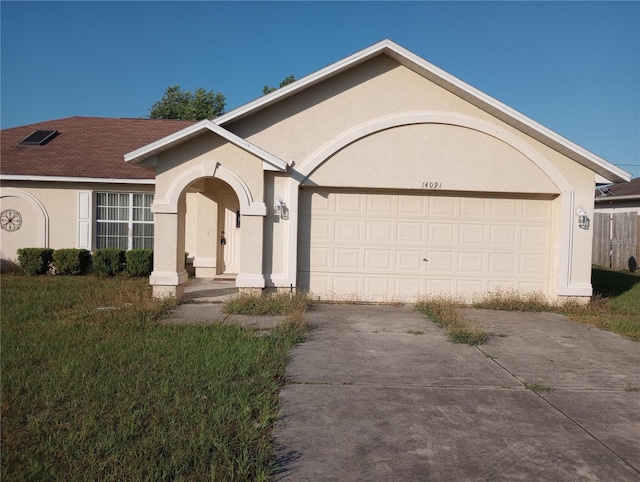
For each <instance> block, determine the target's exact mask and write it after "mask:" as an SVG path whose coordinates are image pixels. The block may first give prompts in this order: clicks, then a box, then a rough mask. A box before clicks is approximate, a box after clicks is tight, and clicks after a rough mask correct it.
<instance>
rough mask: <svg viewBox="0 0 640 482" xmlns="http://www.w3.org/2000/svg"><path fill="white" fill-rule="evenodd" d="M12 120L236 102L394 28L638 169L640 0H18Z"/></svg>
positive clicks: (391, 34)
mask: <svg viewBox="0 0 640 482" xmlns="http://www.w3.org/2000/svg"><path fill="white" fill-rule="evenodd" d="M0 9H1V11H0V14H1V22H2V24H1V55H2V60H1V67H2V70H1V81H2V86H1V94H2V98H1V125H2V128H8V127H14V126H17V125H23V124H28V123H35V122H41V121H44V120H49V119H56V118H61V117H68V116H74V115H83V116H104V117H145V116H147V115H148V112H149V107H151V105H152V104H153V103H154V102H155V101H156V100H158V99H160V98H161V97H162V94H163V92H164V90H165V89H166V88H167V87H168V86H170V85H175V84H178V85H180V86H181V87H182V88H183V89H186V90H194V89H196V88H197V87H204V88H205V89H207V90H211V89H213V90H215V91H217V92H222V93H223V94H224V95H225V96H226V98H227V110H231V109H233V108H235V107H238V106H240V105H242V104H244V103H246V102H249V101H251V100H253V99H255V98H256V97H259V96H260V95H261V93H262V92H261V91H262V87H263V86H264V85H265V84H269V85H277V84H278V83H279V82H280V80H282V79H283V78H284V77H286V76H287V75H289V74H294V75H295V76H296V78H301V77H303V76H305V75H307V74H310V73H312V72H314V71H316V70H319V69H321V68H323V67H325V66H327V65H329V64H331V63H333V62H335V61H337V60H340V59H342V58H344V57H346V56H348V55H350V54H352V53H354V52H357V51H358V50H361V49H363V48H366V47H368V46H370V45H372V44H374V43H376V42H378V41H379V40H382V39H384V38H390V39H391V40H393V41H395V42H397V43H399V44H400V45H402V46H403V47H405V48H407V49H408V50H410V51H412V52H414V53H415V54H417V55H419V56H421V57H422V58H424V59H426V60H428V61H429V62H431V63H433V64H435V65H437V66H438V67H440V68H442V69H444V70H446V71H447V72H449V73H450V74H452V75H454V76H456V77H458V78H460V79H462V80H464V81H465V82H467V83H469V84H471V85H472V86H474V87H476V88H477V89H479V90H481V91H483V92H485V93H487V94H489V95H491V96H493V97H495V98H496V99H498V100H500V101H502V102H504V103H506V104H507V105H509V106H510V107H512V108H514V109H516V110H518V111H520V112H521V113H523V114H525V115H527V116H529V117H531V118H532V119H534V120H536V121H538V122H540V123H541V124H543V125H545V126H546V127H548V128H550V129H552V130H554V131H556V132H558V133H559V134H561V135H563V136H565V137H567V138H569V139H570V140H572V141H573V142H575V143H577V144H579V145H581V146H583V147H584V148H586V149H588V150H590V151H592V152H594V153H595V154H598V155H600V156H602V157H603V158H605V159H606V160H608V161H609V162H612V163H613V164H616V165H618V166H620V167H621V168H622V169H625V170H626V171H627V172H630V173H631V174H632V176H633V177H637V176H640V138H639V136H640V3H639V2H481V1H477V2H181V3H177V2H7V1H2V2H1V3H0Z"/></svg>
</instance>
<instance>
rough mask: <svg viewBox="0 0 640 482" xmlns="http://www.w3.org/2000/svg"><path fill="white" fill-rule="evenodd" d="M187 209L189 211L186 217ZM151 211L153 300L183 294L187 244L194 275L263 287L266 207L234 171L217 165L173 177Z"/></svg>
mask: <svg viewBox="0 0 640 482" xmlns="http://www.w3.org/2000/svg"><path fill="white" fill-rule="evenodd" d="M156 196H158V193H156ZM188 209H192V210H194V211H195V212H192V213H190V214H191V215H189V216H188V212H187V211H188ZM152 210H153V211H154V213H155V224H156V233H157V234H156V239H155V249H154V270H153V272H152V273H151V277H150V282H151V284H152V285H153V293H154V296H156V297H161V298H162V297H167V296H175V297H178V298H179V297H181V296H182V295H183V293H184V284H185V283H186V281H187V279H188V275H187V271H186V266H185V256H184V253H185V252H187V240H188V242H189V243H191V246H193V247H195V249H196V253H195V258H194V267H195V268H196V276H204V277H207V276H215V275H216V274H221V273H233V274H234V275H236V286H238V287H255V288H263V287H264V283H265V282H264V275H263V273H262V233H263V229H262V225H263V217H264V216H265V215H266V206H265V204H264V203H262V202H256V201H254V199H253V194H252V191H251V189H250V188H249V186H248V184H247V183H246V182H245V181H244V180H243V179H242V178H241V177H240V176H239V175H238V174H237V173H235V172H234V171H232V170H231V169H229V168H226V167H223V166H221V165H220V164H219V163H203V164H199V165H196V166H194V167H192V168H190V169H188V170H186V171H184V172H183V173H182V174H181V175H179V176H176V177H175V178H174V180H173V182H172V183H171V184H170V185H169V188H168V189H167V191H166V195H165V196H164V199H162V198H160V199H159V200H157V201H155V202H154V203H153V205H152ZM188 220H189V223H190V230H189V232H187V223H188ZM245 233H246V234H245ZM243 237H244V239H245V241H244V242H243V241H242V239H243Z"/></svg>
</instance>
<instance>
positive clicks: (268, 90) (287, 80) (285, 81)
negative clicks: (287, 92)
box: [262, 74, 296, 95]
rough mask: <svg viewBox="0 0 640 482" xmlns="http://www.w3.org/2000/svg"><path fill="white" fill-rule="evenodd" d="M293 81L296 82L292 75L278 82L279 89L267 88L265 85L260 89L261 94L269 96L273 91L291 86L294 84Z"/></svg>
mask: <svg viewBox="0 0 640 482" xmlns="http://www.w3.org/2000/svg"><path fill="white" fill-rule="evenodd" d="M295 81H296V78H295V76H294V75H293V74H291V75H290V76H289V77H285V78H284V79H283V80H282V82H280V86H279V87H273V86H271V87H269V86H268V85H265V86H264V87H263V88H262V93H263V94H265V95H266V94H270V93H271V92H273V91H274V90H278V89H279V88H280V87H284V86H285V85H289V84H291V83H292V82H295Z"/></svg>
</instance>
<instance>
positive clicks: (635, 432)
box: [274, 305, 640, 481]
mask: <svg viewBox="0 0 640 482" xmlns="http://www.w3.org/2000/svg"><path fill="white" fill-rule="evenodd" d="M468 313H469V315H470V316H471V317H473V318H476V319H477V320H478V321H480V322H481V323H483V324H484V325H485V326H486V327H488V328H489V330H490V331H491V332H492V333H494V336H492V338H491V339H490V340H489V342H488V343H486V344H485V345H482V346H481V347H478V348H475V347H469V346H467V345H459V344H454V343H451V342H449V341H448V340H447V338H446V336H445V335H444V333H443V330H442V329H440V328H439V327H437V326H436V325H434V324H433V323H432V322H430V321H428V320H427V319H426V318H425V317H424V316H422V315H420V314H419V313H417V312H415V311H413V309H412V307H410V306H404V307H388V306H363V305H319V306H317V307H316V308H315V309H314V311H312V312H310V313H309V314H308V318H309V319H310V321H311V323H312V325H313V326H314V330H313V331H312V333H311V337H310V339H309V340H308V341H307V342H305V343H303V344H301V345H298V346H297V347H295V349H294V350H293V352H292V355H291V360H290V363H289V365H288V368H287V374H288V379H289V383H288V384H287V386H286V387H285V388H284V389H283V390H282V392H281V399H282V402H283V413H282V416H281V419H280V420H279V421H278V423H277V424H276V427H275V432H274V436H275V440H276V444H277V447H278V454H279V460H280V463H281V464H282V470H281V471H280V473H279V474H278V475H277V476H276V478H275V479H276V480H282V481H284V480H286V481H332V480H335V481H430V480H436V481H440V480H450V481H458V480H487V481H489V480H554V481H555V480H558V481H560V480H562V481H564V480H566V481H574V480H602V481H613V480H616V481H626V480H640V392H637V391H630V390H629V387H640V344H638V343H635V342H632V341H629V340H625V339H623V338H621V337H619V336H617V335H614V334H612V333H608V332H604V331H600V330H598V329H596V328H592V327H589V326H586V325H582V324H579V323H574V322H571V321H569V320H568V319H566V318H564V317H562V316H559V315H554V314H532V313H507V312H492V311H484V310H469V311H468ZM525 384H537V385H538V387H539V388H543V389H544V388H548V389H553V390H552V391H541V392H534V391H532V390H531V389H529V388H527V387H526V385H525ZM625 388H627V390H625Z"/></svg>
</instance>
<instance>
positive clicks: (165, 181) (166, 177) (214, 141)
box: [156, 132, 264, 201]
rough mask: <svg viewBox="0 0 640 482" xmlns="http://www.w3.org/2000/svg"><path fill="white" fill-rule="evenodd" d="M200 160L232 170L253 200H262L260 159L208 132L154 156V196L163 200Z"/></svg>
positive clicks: (198, 164) (262, 185)
mask: <svg viewBox="0 0 640 482" xmlns="http://www.w3.org/2000/svg"><path fill="white" fill-rule="evenodd" d="M204 163H219V164H220V165H221V166H223V167H225V168H227V169H230V170H231V171H233V172H235V173H236V174H237V175H238V176H240V177H241V178H242V179H243V180H244V182H245V183H246V184H247V186H248V187H249V189H250V190H251V193H252V195H253V199H254V201H256V200H258V201H261V200H262V197H263V193H264V182H263V175H262V173H263V171H262V160H261V159H258V158H257V157H256V156H254V155H253V154H250V153H249V152H247V151H245V150H243V149H241V148H239V147H237V146H235V145H233V144H231V143H229V142H228V141H227V140H226V139H223V138H221V137H220V136H218V135H216V134H213V133H210V132H206V133H203V134H202V135H200V136H198V137H196V138H194V139H191V140H190V141H189V142H187V143H184V144H181V145H179V146H177V147H175V148H173V149H170V150H168V151H166V152H163V153H162V154H160V155H158V160H157V168H156V198H157V199H165V194H166V193H168V192H169V191H170V188H171V186H172V184H173V182H174V180H175V179H176V178H178V177H180V175H182V174H184V173H185V172H187V171H189V170H190V169H193V168H194V167H198V166H200V165H202V164H204Z"/></svg>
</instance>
